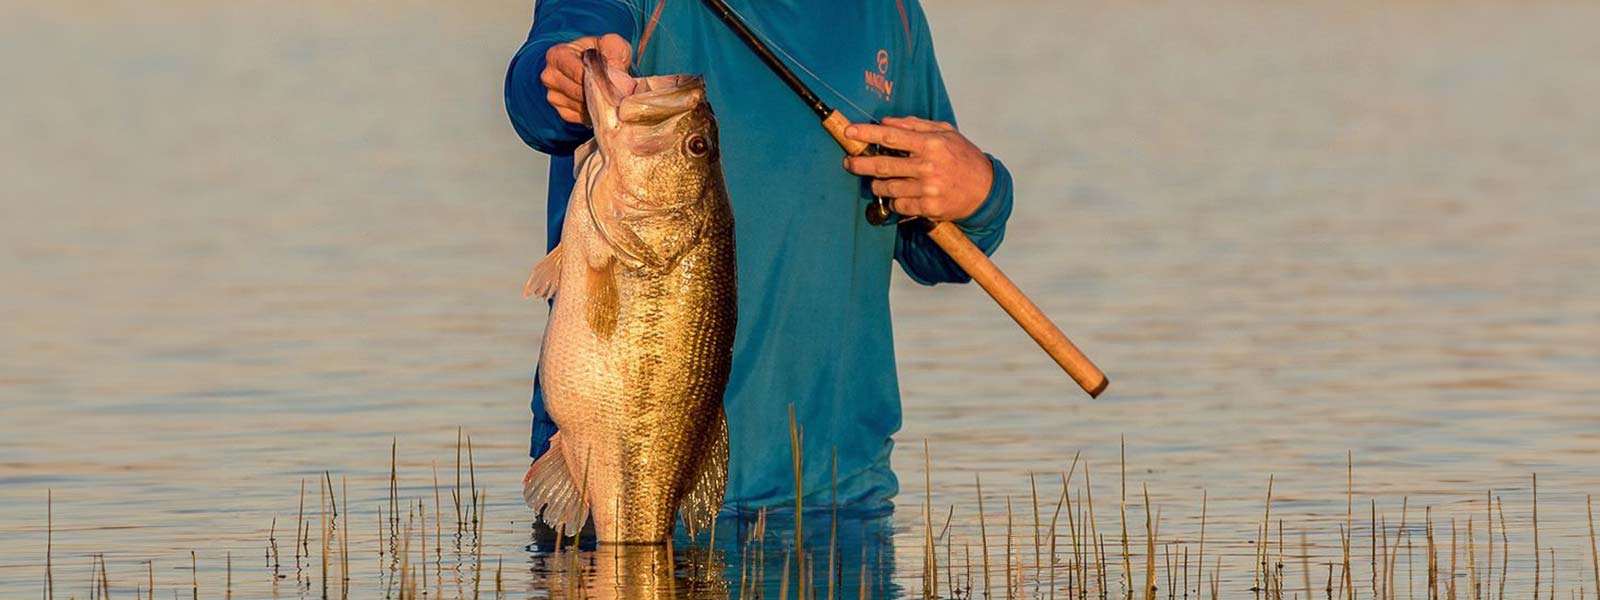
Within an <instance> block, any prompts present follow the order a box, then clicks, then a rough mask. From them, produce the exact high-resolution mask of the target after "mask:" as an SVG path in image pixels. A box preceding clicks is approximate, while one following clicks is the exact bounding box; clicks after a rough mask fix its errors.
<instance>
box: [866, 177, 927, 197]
mask: <svg viewBox="0 0 1600 600" xmlns="http://www.w3.org/2000/svg"><path fill="white" fill-rule="evenodd" d="M926 188H927V186H926V185H925V184H923V182H922V181H920V180H917V179H907V178H896V179H874V180H872V193H873V194H874V195H876V196H879V197H881V198H910V197H913V196H926V195H927V194H925V193H923V192H924V191H925V190H926Z"/></svg>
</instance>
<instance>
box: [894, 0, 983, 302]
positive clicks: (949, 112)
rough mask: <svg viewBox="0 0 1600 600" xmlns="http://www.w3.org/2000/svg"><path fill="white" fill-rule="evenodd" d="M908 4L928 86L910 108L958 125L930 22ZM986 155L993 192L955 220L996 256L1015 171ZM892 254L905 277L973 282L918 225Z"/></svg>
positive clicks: (905, 230) (906, 229)
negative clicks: (963, 217)
mask: <svg viewBox="0 0 1600 600" xmlns="http://www.w3.org/2000/svg"><path fill="white" fill-rule="evenodd" d="M905 7H906V12H907V16H908V21H909V22H910V27H911V29H912V38H913V40H914V42H913V46H912V50H913V53H912V54H913V56H915V57H917V60H919V61H921V65H919V71H918V72H917V77H919V78H920V81H917V82H916V84H917V85H918V86H919V89H921V90H925V91H924V92H923V96H924V98H919V99H918V105H917V106H914V107H912V109H913V110H915V111H919V112H921V113H922V114H918V115H917V116H921V117H923V118H926V119H932V120H935V121H945V122H948V123H951V124H955V122H956V113H955V108H953V107H952V106H951V105H950V95H949V93H948V92H947V91H946V89H945V85H944V76H943V75H942V74H941V73H940V72H939V61H938V59H936V58H935V57H934V52H933V36H932V34H931V33H930V32H929V30H928V20H927V18H926V16H925V15H924V14H923V12H922V6H921V4H920V3H918V2H914V1H907V2H906V3H905ZM986 155H987V156H988V157H989V164H990V166H991V168H993V169H994V181H993V183H991V184H990V185H989V195H988V196H987V197H985V198H984V200H983V204H980V205H979V206H978V210H977V211H975V212H973V213H972V214H971V215H968V216H967V218H965V219H959V220H957V221H955V224H956V226H957V227H960V228H961V231H962V232H963V233H965V234H967V237H968V238H970V239H971V240H972V243H973V244H976V245H977V246H978V248H979V249H980V250H983V253H984V254H994V251H995V249H997V248H999V247H1000V241H1001V240H1002V239H1004V238H1005V234H1006V221H1007V220H1009V219H1010V218H1011V198H1012V182H1011V172H1010V171H1008V170H1006V166H1005V164H1004V163H1002V162H1000V159H998V158H995V156H994V155H992V154H986ZM894 257H895V260H898V261H900V267H901V268H902V269H904V270H905V272H906V275H908V276H910V277H911V279H912V280H913V281H916V282H917V283H920V284H923V285H934V284H936V283H966V282H968V281H972V277H970V276H968V275H967V273H966V271H964V270H962V269H961V266H960V265H957V264H956V262H955V261H954V260H952V259H951V258H950V256H949V255H948V254H945V252H944V250H942V249H940V248H939V245H938V244H936V243H934V241H933V239H932V238H929V237H928V235H927V234H926V233H924V232H923V231H922V230H921V229H920V226H919V225H916V224H907V225H902V226H901V227H900V230H899V236H898V239H896V240H895V248H894Z"/></svg>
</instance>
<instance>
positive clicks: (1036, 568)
mask: <svg viewBox="0 0 1600 600" xmlns="http://www.w3.org/2000/svg"><path fill="white" fill-rule="evenodd" d="M1028 487H1029V489H1030V490H1031V491H1032V494H1033V581H1034V583H1035V584H1038V583H1040V582H1043V581H1044V570H1043V569H1044V565H1043V563H1044V560H1043V559H1042V557H1041V556H1040V554H1039V553H1040V551H1041V550H1042V549H1043V546H1042V544H1041V543H1040V542H1041V541H1040V539H1039V536H1040V535H1041V532H1040V531H1039V483H1038V482H1037V481H1036V480H1035V478H1034V475H1033V473H1028ZM1019 562H1020V561H1019Z"/></svg>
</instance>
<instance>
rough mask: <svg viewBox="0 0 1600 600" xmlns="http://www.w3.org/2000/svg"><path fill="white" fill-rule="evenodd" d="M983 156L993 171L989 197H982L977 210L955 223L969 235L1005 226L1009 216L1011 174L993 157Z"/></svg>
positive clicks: (989, 155) (990, 155)
mask: <svg viewBox="0 0 1600 600" xmlns="http://www.w3.org/2000/svg"><path fill="white" fill-rule="evenodd" d="M985 156H988V157H989V165H990V167H991V168H993V169H994V179H993V181H992V182H991V183H990V184H989V195H988V196H985V197H984V199H983V204H980V205H978V210H976V211H973V213H972V214H970V215H967V217H966V218H964V219H957V220H956V221H955V224H956V226H958V227H960V228H961V230H962V231H964V232H966V233H967V234H969V235H971V234H984V233H988V232H990V231H992V230H993V229H994V228H996V227H999V226H1003V225H1005V222H1006V219H1007V218H1009V217H1010V216H1011V172H1010V171H1008V170H1006V166H1005V165H1004V164H1002V163H1001V162H1000V160H999V159H997V158H995V157H994V155H992V154H987V153H985Z"/></svg>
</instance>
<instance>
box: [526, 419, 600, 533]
mask: <svg viewBox="0 0 1600 600" xmlns="http://www.w3.org/2000/svg"><path fill="white" fill-rule="evenodd" d="M562 446H563V445H562V442H561V433H560V432H556V434H555V435H553V436H550V449H549V450H547V451H545V453H544V456H541V457H539V460H536V461H534V462H533V467H532V469H530V471H531V472H532V473H531V474H530V475H529V476H528V479H527V481H525V482H523V484H522V499H523V501H525V502H527V503H528V508H531V509H533V512H534V513H535V514H537V515H538V516H539V520H540V521H543V522H544V523H545V524H546V525H549V526H550V528H551V529H554V530H556V531H557V532H563V533H565V534H566V535H575V534H576V533H577V532H578V531H579V528H580V527H582V526H583V522H584V520H585V519H586V518H587V517H588V516H589V514H588V513H589V510H588V507H586V506H584V504H583V491H582V490H581V489H580V488H579V487H578V484H577V483H576V482H575V481H574V480H573V479H572V472H571V470H570V469H568V468H567V460H566V457H565V455H564V454H563V453H562Z"/></svg>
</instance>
